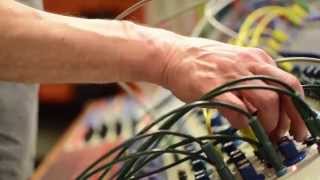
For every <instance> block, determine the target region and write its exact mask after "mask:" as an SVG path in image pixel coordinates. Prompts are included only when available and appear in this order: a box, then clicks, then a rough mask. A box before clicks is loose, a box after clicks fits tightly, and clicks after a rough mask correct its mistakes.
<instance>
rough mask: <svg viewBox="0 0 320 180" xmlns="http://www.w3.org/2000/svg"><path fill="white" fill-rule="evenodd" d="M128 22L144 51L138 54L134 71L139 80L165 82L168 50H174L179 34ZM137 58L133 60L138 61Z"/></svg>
mask: <svg viewBox="0 0 320 180" xmlns="http://www.w3.org/2000/svg"><path fill="white" fill-rule="evenodd" d="M123 23H129V24H130V25H129V26H131V27H132V29H134V35H135V38H136V40H138V41H139V42H138V43H137V44H140V45H141V48H142V51H143V52H144V53H141V54H140V55H139V54H138V56H137V57H133V58H138V59H140V62H141V63H139V64H136V67H135V68H136V71H137V72H135V73H134V74H137V75H138V76H139V77H138V79H139V80H141V81H147V82H151V83H155V84H158V85H162V86H163V85H165V83H166V69H167V66H168V64H169V61H170V58H169V54H171V53H170V52H172V51H174V50H173V49H174V48H173V47H175V46H174V44H175V43H176V42H177V41H179V40H180V39H181V36H179V35H178V34H175V33H173V32H170V31H166V30H163V29H157V28H150V27H145V26H140V25H137V24H133V23H130V22H123ZM138 59H135V60H133V62H136V61H139V60H138Z"/></svg>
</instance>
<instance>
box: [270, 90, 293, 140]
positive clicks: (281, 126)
mask: <svg viewBox="0 0 320 180" xmlns="http://www.w3.org/2000/svg"><path fill="white" fill-rule="evenodd" d="M284 101H285V96H284V95H281V96H280V120H279V122H278V125H277V127H276V129H275V130H274V131H273V133H274V137H275V139H276V140H278V139H280V138H281V137H283V136H284V135H285V134H286V133H287V132H288V131H289V129H290V124H291V119H290V118H289V117H288V114H287V112H286V108H285V107H286V106H285V104H284Z"/></svg>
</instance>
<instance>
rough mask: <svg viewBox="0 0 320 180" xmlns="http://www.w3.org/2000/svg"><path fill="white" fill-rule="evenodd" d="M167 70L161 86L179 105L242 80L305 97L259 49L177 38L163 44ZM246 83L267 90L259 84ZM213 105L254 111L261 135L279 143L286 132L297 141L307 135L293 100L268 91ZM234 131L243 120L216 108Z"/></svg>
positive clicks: (293, 80)
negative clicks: (280, 85) (275, 83)
mask: <svg viewBox="0 0 320 180" xmlns="http://www.w3.org/2000/svg"><path fill="white" fill-rule="evenodd" d="M166 46H167V50H166V51H162V52H166V54H165V56H163V57H166V62H167V63H166V66H165V68H164V71H163V79H162V82H161V83H160V84H161V85H163V86H165V87H166V88H168V89H170V90H171V91H172V92H173V93H174V94H175V95H176V96H177V97H178V98H180V99H181V100H183V101H187V102H188V101H192V100H196V99H199V98H200V97H201V96H202V95H204V94H205V93H207V92H209V91H210V90H212V89H214V88H215V87H217V86H219V85H221V84H223V83H226V82H229V81H232V80H235V79H240V78H243V77H246V76H252V75H267V76H271V77H274V78H277V79H279V80H282V81H284V82H286V83H287V84H289V85H290V86H292V87H293V88H294V89H295V90H296V91H297V92H299V93H300V94H301V95H302V96H303V89H302V87H301V85H300V82H299V81H298V80H297V79H296V78H295V77H294V76H293V75H291V74H289V73H286V72H284V71H282V70H281V69H279V68H277V66H276V64H275V62H274V60H273V59H272V58H271V57H270V56H269V55H267V54H266V53H265V52H264V51H263V50H260V49H257V48H244V47H238V46H233V45H229V44H224V43H220V42H216V41H211V40H207V39H201V38H186V37H182V36H179V38H178V39H176V41H175V42H174V43H171V44H166ZM246 84H250V85H262V86H266V85H267V84H268V83H267V82H264V81H261V80H254V81H248V82H246ZM216 99H217V100H220V101H224V102H228V103H231V104H235V105H238V106H240V107H242V108H243V109H248V107H249V106H251V109H252V108H254V109H256V110H257V112H258V117H259V120H260V121H261V123H262V125H263V127H264V128H265V130H266V131H267V132H268V133H269V134H270V135H272V136H273V137H276V138H279V137H281V136H283V135H284V134H285V133H286V132H288V130H290V133H291V134H292V135H293V136H294V137H295V138H296V140H298V141H302V140H303V139H304V138H305V137H306V136H307V129H306V126H305V124H304V122H303V120H302V119H301V117H300V115H299V113H298V112H297V111H296V109H295V106H294V104H293V103H292V102H291V99H290V98H289V97H287V96H285V95H279V94H277V93H275V92H271V91H266V90H243V91H237V92H230V93H225V94H223V95H221V96H219V97H217V98H216ZM219 110H220V112H221V113H222V114H223V115H224V116H225V117H226V118H227V119H229V121H230V123H231V125H232V126H233V127H235V128H244V127H247V120H246V118H245V117H244V116H242V115H241V114H239V113H236V112H234V111H230V110H227V109H219Z"/></svg>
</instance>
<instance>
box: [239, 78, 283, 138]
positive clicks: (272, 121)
mask: <svg viewBox="0 0 320 180" xmlns="http://www.w3.org/2000/svg"><path fill="white" fill-rule="evenodd" d="M249 84H251V85H252V84H254V85H261V86H267V84H266V83H264V82H263V81H251V82H250V83H249ZM240 94H241V96H243V97H244V98H245V99H246V100H247V101H248V102H249V103H250V104H251V105H253V106H254V107H255V108H256V109H257V110H258V111H257V112H258V118H259V120H260V122H261V124H262V126H263V127H264V128H265V130H266V132H268V133H270V132H271V131H273V130H274V129H275V128H276V127H277V124H278V122H279V117H280V114H279V96H278V94H277V93H274V92H271V91H265V90H250V91H248V90H243V91H241V92H240Z"/></svg>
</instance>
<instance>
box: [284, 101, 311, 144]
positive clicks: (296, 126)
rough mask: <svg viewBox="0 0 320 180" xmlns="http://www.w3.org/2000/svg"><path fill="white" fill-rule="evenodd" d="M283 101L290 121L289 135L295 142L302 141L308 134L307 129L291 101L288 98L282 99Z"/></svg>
mask: <svg viewBox="0 0 320 180" xmlns="http://www.w3.org/2000/svg"><path fill="white" fill-rule="evenodd" d="M284 99H285V100H284V106H285V107H287V108H286V111H287V114H288V117H289V118H290V119H291V127H290V134H291V135H293V136H294V137H295V139H296V140H297V141H303V140H304V139H305V138H306V137H307V134H308V130H307V127H306V125H305V123H304V121H303V120H302V118H301V116H300V114H299V113H298V111H297V110H296V107H295V105H294V104H293V102H292V101H291V99H290V98H289V97H284Z"/></svg>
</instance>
